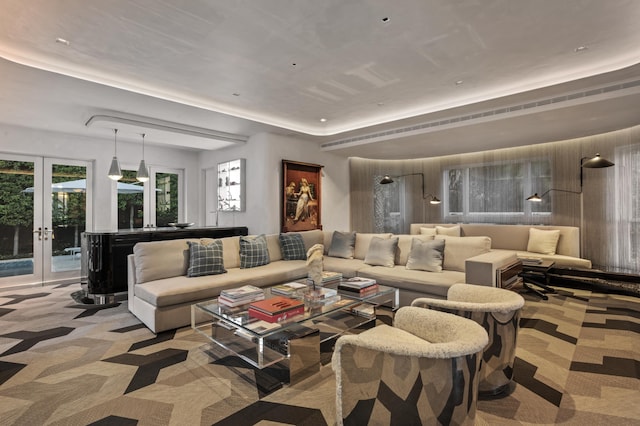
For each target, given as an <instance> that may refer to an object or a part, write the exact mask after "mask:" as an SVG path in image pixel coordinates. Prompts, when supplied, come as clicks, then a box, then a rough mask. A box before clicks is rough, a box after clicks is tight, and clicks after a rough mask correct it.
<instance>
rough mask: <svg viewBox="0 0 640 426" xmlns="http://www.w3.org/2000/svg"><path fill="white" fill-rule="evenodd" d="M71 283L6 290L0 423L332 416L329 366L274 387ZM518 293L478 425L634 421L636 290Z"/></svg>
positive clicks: (219, 421) (2, 297)
mask: <svg viewBox="0 0 640 426" xmlns="http://www.w3.org/2000/svg"><path fill="white" fill-rule="evenodd" d="M77 290H79V285H78V284H74V285H68V286H60V287H38V288H31V289H24V290H13V291H6V292H2V293H0V425H29V426H32V425H45V424H46V425H234V426H236V425H253V424H261V425H276V424H298V425H332V424H334V423H335V407H334V404H335V401H334V399H335V397H334V395H335V380H334V376H333V372H332V371H331V367H330V366H329V365H324V366H323V367H322V368H321V370H320V372H319V373H318V374H316V375H314V376H312V377H310V378H308V379H306V380H304V381H302V382H300V383H297V384H295V385H291V386H280V385H279V382H278V381H277V380H274V378H273V375H274V374H273V372H270V371H259V370H255V369H253V368H251V367H250V366H248V365H246V364H245V363H244V362H243V361H241V360H239V359H238V358H236V357H232V356H228V355H227V354H225V353H223V352H221V351H220V350H218V349H215V348H213V347H212V346H211V345H210V344H208V343H207V341H206V339H205V338H204V337H203V336H201V335H200V334H199V333H196V332H194V331H193V330H191V329H190V328H189V327H185V328H182V329H179V330H173V331H169V332H163V333H159V334H158V335H154V334H153V333H151V332H150V331H149V330H148V329H147V328H146V327H145V326H143V325H142V324H141V323H140V322H139V321H138V320H137V319H136V318H135V317H134V316H133V315H132V314H130V313H129V312H128V310H127V307H126V301H125V302H120V303H115V304H112V305H108V306H101V307H97V306H90V305H80V304H77V303H76V302H74V301H73V299H72V298H71V294H72V293H73V292H75V291H77ZM524 296H525V299H526V304H525V307H524V308H523V311H522V320H521V329H520V335H519V341H518V350H517V359H516V363H515V380H514V383H513V386H512V389H511V393H510V394H509V395H508V396H506V397H502V398H496V399H485V400H480V401H479V402H478V413H477V422H476V423H477V424H490V425H503V424H504V425H551V424H564V425H581V426H582V425H640V299H638V298H636V297H633V296H624V295H615V294H602V293H595V292H593V293H592V292H590V291H588V290H578V289H563V288H558V293H556V294H550V295H549V300H547V301H543V300H540V299H538V298H537V297H536V296H535V295H528V294H525V295H524ZM329 359H330V353H329V352H327V353H326V354H325V356H324V357H323V362H324V363H327V362H328V360H329ZM269 373H272V374H269Z"/></svg>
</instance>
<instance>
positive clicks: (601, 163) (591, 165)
mask: <svg viewBox="0 0 640 426" xmlns="http://www.w3.org/2000/svg"><path fill="white" fill-rule="evenodd" d="M613 165H615V164H614V163H612V162H611V161H609V160H607V159H604V158H602V157H601V156H600V154H599V153H598V154H596V156H595V157H592V158H589V157H582V158H581V159H580V191H571V190H568V189H557V188H551V189H548V190H546V191H545V192H543V193H542V195H538V193H537V192H536V193H535V194H533V195H532V196H530V197H528V198H527V201H533V202H538V203H539V202H541V201H542V198H543V197H544V196H545V195H547V194H548V193H550V192H552V191H557V192H567V193H570V194H578V195H580V256H582V255H584V236H583V234H584V195H583V192H582V187H583V185H584V169H585V168H587V169H603V168H605V167H611V166H613Z"/></svg>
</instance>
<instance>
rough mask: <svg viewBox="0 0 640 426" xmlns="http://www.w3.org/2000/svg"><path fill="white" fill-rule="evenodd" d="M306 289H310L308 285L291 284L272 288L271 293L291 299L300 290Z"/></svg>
mask: <svg viewBox="0 0 640 426" xmlns="http://www.w3.org/2000/svg"><path fill="white" fill-rule="evenodd" d="M306 288H308V287H307V285H306V284H303V283H298V282H290V283H286V284H280V285H277V286H274V287H271V293H273V294H279V295H281V296H288V297H291V296H294V295H296V294H297V293H298V292H299V291H300V290H302V289H306Z"/></svg>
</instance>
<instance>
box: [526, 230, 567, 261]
mask: <svg viewBox="0 0 640 426" xmlns="http://www.w3.org/2000/svg"><path fill="white" fill-rule="evenodd" d="M559 239H560V231H559V230H557V229H555V230H544V229H538V228H529V242H528V243H527V251H529V252H531V253H541V254H549V255H554V254H556V248H557V247H558V240H559Z"/></svg>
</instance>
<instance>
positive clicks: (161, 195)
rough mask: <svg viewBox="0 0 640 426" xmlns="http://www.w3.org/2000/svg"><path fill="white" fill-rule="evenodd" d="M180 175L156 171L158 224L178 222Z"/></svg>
mask: <svg viewBox="0 0 640 426" xmlns="http://www.w3.org/2000/svg"><path fill="white" fill-rule="evenodd" d="M179 195H180V194H179V188H178V175H177V174H176V173H156V226H158V227H163V226H169V225H168V224H169V223H171V222H174V223H177V222H178V199H179Z"/></svg>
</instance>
